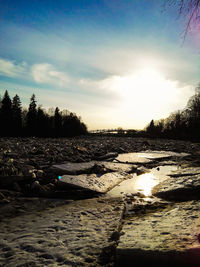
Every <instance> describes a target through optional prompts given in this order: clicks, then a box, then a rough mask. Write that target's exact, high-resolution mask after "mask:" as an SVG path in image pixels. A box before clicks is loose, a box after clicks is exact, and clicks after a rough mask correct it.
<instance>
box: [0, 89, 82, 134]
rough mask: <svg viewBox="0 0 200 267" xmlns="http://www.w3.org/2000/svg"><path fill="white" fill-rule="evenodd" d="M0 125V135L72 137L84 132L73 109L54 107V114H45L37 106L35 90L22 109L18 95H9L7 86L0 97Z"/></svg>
mask: <svg viewBox="0 0 200 267" xmlns="http://www.w3.org/2000/svg"><path fill="white" fill-rule="evenodd" d="M51 113H52V112H51ZM0 126H1V128H0V136H13V137H18V136H37V137H73V136H78V135H84V134H87V126H86V125H85V124H84V123H83V122H82V121H81V118H80V117H77V115H76V114H75V113H72V112H69V111H66V110H65V111H60V110H59V108H58V107H56V108H55V110H54V112H53V114H48V112H46V111H45V110H44V109H43V108H42V107H41V106H37V101H36V97H35V95H34V94H33V95H32V96H31V98H30V104H29V107H28V109H24V108H23V107H22V104H21V100H20V97H19V96H18V95H17V94H16V95H15V96H14V97H13V99H11V98H10V96H9V93H8V91H7V90H6V91H5V93H4V96H3V98H2V100H1V99H0Z"/></svg>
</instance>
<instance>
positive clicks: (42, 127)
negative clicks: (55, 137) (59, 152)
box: [36, 107, 50, 137]
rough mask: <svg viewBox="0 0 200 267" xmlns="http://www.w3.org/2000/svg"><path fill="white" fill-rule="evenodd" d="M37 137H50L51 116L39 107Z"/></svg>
mask: <svg viewBox="0 0 200 267" xmlns="http://www.w3.org/2000/svg"><path fill="white" fill-rule="evenodd" d="M36 127H37V130H36V135H37V136H40V137H45V136H50V125H49V116H48V114H47V113H45V112H44V110H43V109H42V108H41V107H39V108H38V110H37V122H36Z"/></svg>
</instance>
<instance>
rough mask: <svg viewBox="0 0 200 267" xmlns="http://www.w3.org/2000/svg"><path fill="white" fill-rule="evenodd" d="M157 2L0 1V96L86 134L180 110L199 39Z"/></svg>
mask: <svg viewBox="0 0 200 267" xmlns="http://www.w3.org/2000/svg"><path fill="white" fill-rule="evenodd" d="M186 22H187V18H186V17H182V18H177V9H176V7H174V6H173V7H168V8H167V9H164V7H163V1H162V0H123V1H122V0H98V1H97V0H93V1H91V0H82V1H81V0H76V1H69V0H57V1H53V0H52V1H50V0H46V1H44V0H43V1H42V0H40V1H39V0H31V1H20V0H16V1H14V0H5V1H4V0H0V94H1V96H2V95H3V94H4V91H5V89H8V90H9V93H10V95H11V97H13V96H14V95H15V94H16V93H17V94H19V96H20V97H21V100H22V103H23V105H24V106H27V105H28V104H29V99H30V96H31V94H32V93H35V94H36V97H37V100H38V104H42V105H43V107H44V108H46V109H48V108H50V107H56V106H59V107H60V108H61V109H68V110H70V111H73V112H76V113H77V114H78V115H80V116H81V117H82V119H83V121H84V122H86V124H87V125H88V128H89V129H102V128H116V127H123V128H138V129H142V128H143V127H144V126H145V125H146V124H147V123H148V122H149V121H150V120H151V119H159V118H162V117H166V116H168V115H169V114H170V113H171V112H173V111H176V110H178V109H182V108H184V107H185V105H186V103H187V100H188V99H189V97H190V96H191V95H193V94H194V89H195V86H196V85H197V84H198V82H199V71H200V64H199V43H200V42H199V41H200V35H199V33H198V31H196V29H195V28H194V29H193V31H192V32H190V33H189V34H188V36H187V38H186V40H185V42H184V43H183V39H182V36H183V35H182V33H183V31H184V29H185V25H186Z"/></svg>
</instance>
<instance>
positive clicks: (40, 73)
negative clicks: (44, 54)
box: [32, 63, 69, 87]
mask: <svg viewBox="0 0 200 267" xmlns="http://www.w3.org/2000/svg"><path fill="white" fill-rule="evenodd" d="M32 76H33V78H34V80H35V81H36V82H37V83H45V84H55V85H59V86H61V87H65V86H66V85H67V84H68V83H69V77H68V75H67V74H66V73H64V72H60V71H57V70H56V69H55V68H54V67H53V66H52V65H51V64H47V63H43V64H35V65H33V67H32Z"/></svg>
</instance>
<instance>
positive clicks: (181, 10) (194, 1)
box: [165, 0, 200, 40]
mask: <svg viewBox="0 0 200 267" xmlns="http://www.w3.org/2000/svg"><path fill="white" fill-rule="evenodd" d="M165 6H174V7H176V8H177V9H178V14H179V16H186V17H187V23H186V27H185V30H184V36H183V39H184V40H185V38H186V36H187V34H188V32H189V31H190V30H191V29H192V28H193V27H194V26H195V25H200V0H166V1H165Z"/></svg>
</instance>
